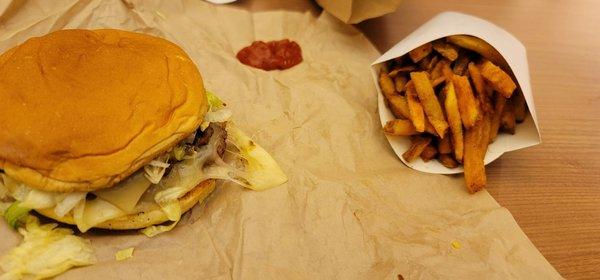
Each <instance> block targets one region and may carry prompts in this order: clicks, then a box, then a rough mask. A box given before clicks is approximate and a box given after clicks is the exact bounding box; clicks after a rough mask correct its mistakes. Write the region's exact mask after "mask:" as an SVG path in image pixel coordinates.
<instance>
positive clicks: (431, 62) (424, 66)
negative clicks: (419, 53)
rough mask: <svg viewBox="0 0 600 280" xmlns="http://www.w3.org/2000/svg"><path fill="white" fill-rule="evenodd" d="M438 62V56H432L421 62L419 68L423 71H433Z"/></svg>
mask: <svg viewBox="0 0 600 280" xmlns="http://www.w3.org/2000/svg"><path fill="white" fill-rule="evenodd" d="M438 61H439V57H438V56H437V55H430V56H428V57H425V58H423V59H421V61H419V68H420V69H421V70H426V71H431V69H433V67H434V66H435V64H436V63H437V62H438Z"/></svg>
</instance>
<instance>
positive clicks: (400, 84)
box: [394, 76, 408, 92]
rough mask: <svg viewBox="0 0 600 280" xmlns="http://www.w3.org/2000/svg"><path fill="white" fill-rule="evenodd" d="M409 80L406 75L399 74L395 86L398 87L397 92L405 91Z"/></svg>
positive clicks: (395, 79)
mask: <svg viewBox="0 0 600 280" xmlns="http://www.w3.org/2000/svg"><path fill="white" fill-rule="evenodd" d="M407 82H408V78H406V76H397V77H395V78H394V86H395V87H396V91H397V92H403V91H404V88H405V87H406V83H407Z"/></svg>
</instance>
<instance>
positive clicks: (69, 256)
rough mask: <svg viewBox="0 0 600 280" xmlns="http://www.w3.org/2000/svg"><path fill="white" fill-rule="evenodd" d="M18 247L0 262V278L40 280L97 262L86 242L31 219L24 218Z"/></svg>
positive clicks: (89, 245)
mask: <svg viewBox="0 0 600 280" xmlns="http://www.w3.org/2000/svg"><path fill="white" fill-rule="evenodd" d="M19 233H20V234H21V235H23V241H22V242H21V244H20V245H19V246H18V247H16V248H13V249H12V250H11V251H10V252H9V253H8V254H7V255H6V256H4V257H2V259H1V260H0V268H2V270H3V271H4V274H2V275H0V279H3V280H8V279H24V278H26V279H30V278H33V279H44V278H50V277H53V276H56V275H58V274H61V273H63V272H65V271H67V270H69V269H70V268H72V267H77V266H85V265H91V264H94V263H96V262H97V260H96V257H95V256H94V251H93V249H92V245H91V243H90V241H89V240H86V239H83V238H81V237H77V236H75V235H73V231H71V230H70V229H67V228H58V227H57V224H44V225H40V223H39V220H38V219H37V218H36V217H34V216H31V215H29V216H27V219H26V223H25V227H24V228H19Z"/></svg>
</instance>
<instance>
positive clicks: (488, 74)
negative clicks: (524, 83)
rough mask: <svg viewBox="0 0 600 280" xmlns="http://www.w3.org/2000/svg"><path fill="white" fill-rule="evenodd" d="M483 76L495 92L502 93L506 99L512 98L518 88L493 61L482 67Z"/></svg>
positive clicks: (484, 63)
mask: <svg viewBox="0 0 600 280" xmlns="http://www.w3.org/2000/svg"><path fill="white" fill-rule="evenodd" d="M480 68H481V76H483V78H484V79H485V80H486V81H487V82H488V84H490V85H491V86H492V87H493V88H494V90H496V91H497V92H499V93H501V94H502V95H503V96H504V97H506V98H510V96H511V95H512V93H513V92H514V91H515V89H516V88H517V85H516V84H515V82H514V81H513V80H512V79H511V78H510V76H509V75H508V74H506V72H504V71H503V70H502V69H500V67H498V66H496V65H494V64H493V63H492V62H491V61H489V60H486V61H484V62H483V63H482V64H481V66H480Z"/></svg>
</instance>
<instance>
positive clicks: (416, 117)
mask: <svg viewBox="0 0 600 280" xmlns="http://www.w3.org/2000/svg"><path fill="white" fill-rule="evenodd" d="M406 101H407V103H408V111H409V113H410V120H411V121H412V123H413V125H414V126H415V129H416V130H417V131H418V132H423V131H425V113H424V112H423V106H422V105H421V102H420V101H419V97H418V96H417V90H416V89H415V85H414V84H413V82H412V81H409V82H408V83H407V84H406Z"/></svg>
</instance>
